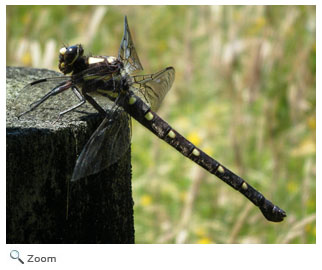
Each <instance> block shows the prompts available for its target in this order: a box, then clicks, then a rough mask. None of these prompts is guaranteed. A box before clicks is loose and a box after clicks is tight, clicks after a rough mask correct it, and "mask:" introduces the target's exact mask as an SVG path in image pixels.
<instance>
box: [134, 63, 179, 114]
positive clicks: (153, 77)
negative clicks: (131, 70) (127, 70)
mask: <svg viewBox="0 0 322 270" xmlns="http://www.w3.org/2000/svg"><path fill="white" fill-rule="evenodd" d="M174 76H175V71H174V68H173V67H167V68H165V69H163V70H161V71H159V72H157V73H155V74H150V75H138V76H132V78H133V84H132V86H131V89H132V90H133V91H134V92H135V93H136V94H137V95H138V96H140V97H142V98H143V99H144V100H146V102H147V103H148V104H149V105H150V106H151V108H152V110H153V111H157V110H158V109H159V107H160V105H161V103H162V101H163V99H164V97H165V95H166V94H167V93H168V91H169V90H170V88H171V86H172V84H173V81H174Z"/></svg>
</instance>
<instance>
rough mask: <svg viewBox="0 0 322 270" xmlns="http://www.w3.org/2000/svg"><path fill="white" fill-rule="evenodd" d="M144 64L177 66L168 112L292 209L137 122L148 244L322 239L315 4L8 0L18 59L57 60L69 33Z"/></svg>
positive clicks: (138, 198) (41, 64)
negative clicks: (234, 184) (275, 214)
mask: <svg viewBox="0 0 322 270" xmlns="http://www.w3.org/2000/svg"><path fill="white" fill-rule="evenodd" d="M124 15H127V16H128V21H129V26H130V29H131V32H132V36H133V39H134V44H135V46H136V49H137V52H138V55H139V57H140V59H141V62H142V64H143V67H144V69H145V73H152V72H156V71H159V70H161V69H163V68H164V67H166V66H174V67H175V69H176V80H175V83H174V86H173V87H172V90H171V91H170V92H169V93H168V95H167V97H166V99H165V100H164V103H163V106H162V107H161V109H160V110H159V114H160V116H161V117H163V118H164V119H165V120H167V121H168V122H169V123H170V125H172V126H173V127H175V128H176V129H177V130H178V131H179V132H181V133H182V134H183V135H184V136H187V137H188V139H190V140H191V141H192V142H193V143H195V144H196V145H197V146H199V147H201V148H202V149H204V150H205V151H206V152H207V153H208V154H210V155H211V156H213V157H214V158H215V159H217V160H218V161H219V162H221V163H222V164H223V165H225V166H227V167H228V168H230V169H231V170H233V171H235V172H236V173H237V174H239V175H240V176H242V177H243V178H244V179H245V180H246V181H248V182H249V183H250V184H251V185H253V186H254V187H255V188H257V189H258V190H259V191H261V192H262V193H263V194H264V195H265V196H266V197H267V198H268V199H269V200H271V201H272V202H274V203H276V204H277V205H278V206H280V207H281V208H283V209H284V210H285V211H286V212H287V215H288V216H287V218H286V220H285V221H284V222H282V223H277V224H274V223H270V222H267V221H266V220H265V219H264V218H263V216H262V214H261V213H260V211H259V210H258V209H257V208H256V207H254V206H253V205H252V204H251V203H250V202H248V201H247V200H246V199H245V198H244V197H243V196H242V195H240V194H239V193H238V192H236V191H234V190H233V189H231V188H230V187H229V186H227V185H226V184H224V183H223V182H221V181H220V180H218V179H217V178H216V177H214V176H212V175H210V174H209V173H207V172H206V171H204V170H203V169H201V168H199V167H198V166H197V165H195V164H193V163H192V162H191V161H189V160H187V159H186V158H184V157H183V156H181V155H180V154H179V153H177V152H176V151H175V150H174V149H172V148H171V147H169V146H168V145H167V144H166V143H164V142H162V141H160V140H159V139H157V138H156V137H155V136H153V135H152V134H150V132H149V131H147V130H146V129H144V128H143V127H141V126H140V125H139V124H137V123H136V122H134V121H133V139H132V165H133V196H134V201H135V230H136V242H137V243H315V241H316V225H315V211H316V203H315V202H316V200H315V198H316V189H315V178H316V173H315V172H316V147H315V145H316V128H315V126H316V98H315V96H316V95H315V94H316V93H315V89H316V88H315V78H316V38H315V33H316V24H315V21H316V10H315V6H104V7H102V6H7V33H6V34H7V47H6V48H7V65H11V66H33V67H37V68H49V69H56V70H57V63H58V61H57V57H58V50H59V48H61V47H62V45H63V44H68V45H72V44H76V43H81V44H83V45H84V48H85V50H86V51H87V53H89V52H90V53H92V54H94V55H114V56H116V55H117V52H118V47H119V44H120V41H121V37H122V35H123V17H124Z"/></svg>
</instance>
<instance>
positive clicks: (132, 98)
mask: <svg viewBox="0 0 322 270" xmlns="http://www.w3.org/2000/svg"><path fill="white" fill-rule="evenodd" d="M135 102H136V98H135V97H133V96H132V97H130V99H129V104H130V105H133V104H134V103H135Z"/></svg>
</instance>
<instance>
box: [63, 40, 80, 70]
mask: <svg viewBox="0 0 322 270" xmlns="http://www.w3.org/2000/svg"><path fill="white" fill-rule="evenodd" d="M83 54H84V49H83V47H82V45H80V44H77V45H73V46H69V47H65V46H64V47H62V48H61V49H60V50H59V65H58V68H59V70H60V71H61V72H63V73H64V74H68V73H71V72H73V71H74V65H75V64H76V63H78V60H79V59H82V56H83Z"/></svg>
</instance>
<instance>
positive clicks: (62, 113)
mask: <svg viewBox="0 0 322 270" xmlns="http://www.w3.org/2000/svg"><path fill="white" fill-rule="evenodd" d="M72 91H73V93H74V94H75V96H76V97H77V98H78V99H79V100H80V103H78V104H76V105H74V106H72V107H70V108H68V109H67V110H65V111H62V112H60V113H59V116H58V118H57V119H56V121H55V122H54V123H56V122H57V121H59V120H60V119H61V118H62V116H63V115H64V114H66V113H68V112H71V111H73V110H75V109H77V108H78V107H80V106H82V105H83V104H84V103H85V102H86V100H85V98H84V97H83V96H82V94H81V93H80V92H79V90H78V89H77V87H76V86H73V87H72Z"/></svg>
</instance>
